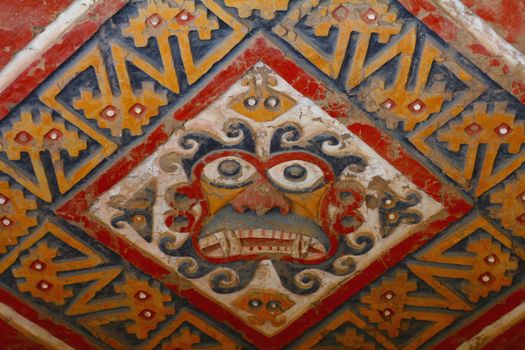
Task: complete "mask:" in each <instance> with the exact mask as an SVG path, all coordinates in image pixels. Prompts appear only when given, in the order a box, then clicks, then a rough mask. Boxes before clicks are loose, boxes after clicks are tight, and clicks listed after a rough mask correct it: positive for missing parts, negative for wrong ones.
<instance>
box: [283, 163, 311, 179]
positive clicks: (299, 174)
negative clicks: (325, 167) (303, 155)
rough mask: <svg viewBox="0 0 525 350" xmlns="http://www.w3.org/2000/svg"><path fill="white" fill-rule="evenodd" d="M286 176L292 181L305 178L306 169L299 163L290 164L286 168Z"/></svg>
mask: <svg viewBox="0 0 525 350" xmlns="http://www.w3.org/2000/svg"><path fill="white" fill-rule="evenodd" d="M284 177H286V178H287V179H288V180H292V181H299V180H303V179H304V178H305V177H306V169H305V168H304V167H303V166H301V165H298V164H294V165H290V166H289V167H286V169H284Z"/></svg>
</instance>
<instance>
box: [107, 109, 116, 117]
mask: <svg viewBox="0 0 525 350" xmlns="http://www.w3.org/2000/svg"><path fill="white" fill-rule="evenodd" d="M115 114H116V112H115V110H114V109H108V110H107V111H106V115H107V116H108V117H114V116H115Z"/></svg>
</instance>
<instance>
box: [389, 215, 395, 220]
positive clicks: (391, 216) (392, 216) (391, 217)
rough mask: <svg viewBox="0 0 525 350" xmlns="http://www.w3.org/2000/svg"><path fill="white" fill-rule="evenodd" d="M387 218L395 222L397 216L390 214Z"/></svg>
mask: <svg viewBox="0 0 525 350" xmlns="http://www.w3.org/2000/svg"><path fill="white" fill-rule="evenodd" d="M387 218H388V220H395V218H396V215H395V214H388V215H387Z"/></svg>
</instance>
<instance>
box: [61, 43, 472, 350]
mask: <svg viewBox="0 0 525 350" xmlns="http://www.w3.org/2000/svg"><path fill="white" fill-rule="evenodd" d="M259 61H262V62H264V63H265V64H267V65H268V66H269V67H271V68H272V69H273V70H274V71H275V72H276V73H278V74H279V75H281V76H282V77H283V78H284V79H286V80H287V81H288V82H289V83H290V84H291V85H292V86H293V87H294V88H295V89H296V90H298V91H299V92H301V93H302V94H303V95H305V96H306V97H309V98H311V99H313V100H319V99H324V102H325V103H326V102H327V100H328V102H331V101H330V94H327V93H326V92H327V91H328V90H329V88H328V87H327V86H325V85H324V84H323V83H321V82H320V81H318V80H316V79H315V78H313V77H311V76H310V75H308V74H307V73H306V72H305V71H303V70H302V69H301V68H300V67H298V66H297V65H296V64H295V63H294V62H293V61H291V60H290V59H288V58H286V55H285V54H284V53H283V52H282V51H280V50H279V49H278V48H277V47H276V46H274V45H273V44H271V43H270V42H269V41H267V40H266V39H265V38H264V37H262V36H259V37H257V38H256V39H254V42H252V44H251V45H250V47H249V48H247V49H246V50H245V51H244V52H242V53H241V54H240V55H239V56H238V57H237V58H236V59H234V60H233V62H232V63H231V64H230V65H229V66H228V67H226V68H225V69H223V70H222V71H221V72H220V73H218V74H217V75H216V76H215V77H214V78H213V79H212V80H211V81H210V82H209V83H208V85H207V86H206V87H204V88H203V89H202V90H201V91H200V92H199V93H197V94H196V96H195V97H194V98H193V99H192V100H191V101H190V102H188V103H187V104H186V105H184V106H182V107H181V108H180V109H178V110H177V111H176V112H175V113H174V115H173V117H174V118H175V119H176V120H187V119H190V118H193V117H194V116H196V115H197V114H198V113H199V112H200V111H201V110H203V109H204V108H206V106H207V105H208V104H209V103H211V102H212V101H213V100H215V99H216V98H217V97H218V96H220V94H221V93H223V92H224V91H226V90H227V89H228V88H229V87H230V86H231V85H232V84H233V83H235V82H236V81H237V80H238V79H240V77H241V76H242V75H243V74H244V73H245V72H246V71H248V69H249V68H251V67H252V66H253V65H254V64H255V63H257V62H259ZM333 102H334V104H333V105H337V110H334V109H333V108H330V109H329V110H327V112H328V113H329V114H330V115H332V116H333V117H334V118H336V117H338V116H339V115H341V114H343V115H345V114H347V115H351V111H350V109H351V107H350V105H347V104H341V102H340V101H337V102H336V101H333ZM333 105H332V106H333ZM349 129H350V130H351V131H352V132H353V133H355V134H356V135H357V136H359V137H360V138H361V139H362V140H363V141H365V142H366V143H367V144H368V145H369V146H371V147H372V148H373V149H374V150H375V151H376V152H378V153H379V154H380V155H381V156H382V157H384V158H385V159H386V160H388V161H389V162H390V163H391V164H392V165H393V166H394V167H396V168H397V169H398V170H399V171H401V172H402V173H404V174H405V175H406V176H407V177H408V178H410V180H411V181H413V182H414V183H415V184H416V185H418V186H419V187H420V188H421V189H423V190H425V191H426V192H427V193H428V194H429V195H431V196H432V197H433V198H435V199H436V200H438V201H440V202H442V203H443V204H444V206H445V207H446V208H447V211H448V216H447V217H444V218H441V219H439V220H435V221H433V222H431V223H429V224H427V225H426V227H425V228H424V229H423V230H422V231H419V232H416V233H414V234H413V235H411V236H410V237H409V238H407V239H406V240H404V241H402V242H400V243H399V244H398V245H397V246H395V247H394V248H393V249H391V250H390V252H389V253H387V254H386V255H385V256H383V257H382V259H381V261H376V262H374V263H372V264H371V265H370V266H368V267H367V268H366V269H365V270H364V271H363V272H362V273H361V274H359V275H357V276H355V277H354V278H352V279H351V280H349V281H348V282H347V283H345V284H344V285H343V286H341V287H340V288H339V289H338V290H337V291H336V292H335V293H334V294H332V295H330V296H329V297H327V298H325V299H324V300H323V301H322V304H321V305H320V306H317V307H316V308H315V309H311V310H309V311H307V312H306V313H305V314H303V315H302V316H301V317H300V318H299V319H297V320H296V321H294V322H293V323H291V324H290V325H289V326H288V327H287V328H286V331H282V332H280V333H279V334H277V335H275V336H273V337H267V336H265V335H263V334H261V333H259V332H257V331H256V330H254V329H252V328H251V327H249V326H247V325H246V324H245V323H244V322H243V321H242V320H240V319H239V318H237V317H235V316H233V315H232V314H231V313H229V312H228V311H227V310H225V309H224V308H222V307H218V306H217V304H215V303H214V302H213V301H212V300H209V299H207V298H205V297H204V296H202V295H200V294H198V293H197V292H195V291H194V290H193V289H185V290H183V289H179V288H178V287H177V286H176V285H173V284H166V285H167V286H168V287H170V288H171V289H173V290H174V291H175V292H176V293H177V294H179V295H181V296H183V297H186V298H188V299H189V301H190V302H191V303H192V304H195V305H198V307H199V308H200V309H201V310H206V312H208V314H209V315H211V316H212V317H213V318H215V319H216V320H219V321H223V322H226V323H228V324H230V325H231V326H232V327H233V328H234V329H236V330H238V331H240V332H241V333H243V334H244V335H245V336H246V339H247V340H248V341H251V342H253V343H254V344H255V345H256V346H262V347H264V348H265V349H268V350H270V349H280V348H282V347H283V346H285V345H286V344H288V343H290V342H292V341H293V340H294V339H295V338H297V337H298V336H300V335H301V334H302V333H304V332H305V331H306V330H307V329H308V328H310V327H312V326H313V325H315V324H316V323H317V322H318V320H320V319H323V318H325V317H327V316H328V315H330V313H332V312H333V311H334V310H335V309H336V308H337V307H338V306H339V305H340V304H342V303H343V302H345V301H346V300H347V299H348V298H349V297H351V296H352V295H354V294H355V293H357V292H358V291H359V290H360V289H362V288H363V287H365V286H366V285H367V284H368V283H369V282H370V281H372V280H374V279H375V278H377V277H378V276H380V275H381V274H383V273H384V272H385V271H386V270H387V269H388V268H390V267H392V266H393V265H395V264H397V263H399V262H400V261H401V260H402V259H403V258H404V257H405V256H406V255H407V254H409V253H411V252H413V251H415V250H416V249H417V248H419V247H420V246H422V245H423V244H424V243H425V242H427V241H428V240H430V239H431V238H432V237H433V236H435V235H436V234H437V233H439V232H440V231H442V230H443V229H445V228H446V227H447V226H448V225H450V224H451V223H452V222H455V221H457V220H458V218H460V217H462V216H464V215H465V214H466V213H467V212H468V211H469V210H470V209H471V208H472V205H471V204H469V203H468V202H467V201H465V200H464V199H463V198H461V197H460V196H459V195H458V194H455V193H451V192H450V191H448V190H447V188H446V187H445V186H443V185H442V183H441V182H440V180H439V179H438V178H437V177H436V176H435V175H433V174H432V173H430V172H429V171H428V170H427V169H426V168H425V167H423V166H422V165H421V164H420V163H419V162H418V161H416V160H414V159H413V158H411V156H410V155H409V154H408V153H407V152H405V151H404V150H402V149H401V148H400V146H397V145H396V144H395V143H394V141H393V140H392V139H391V138H390V137H389V136H387V135H384V134H382V133H381V132H380V131H379V130H378V129H376V128H374V127H373V126H371V125H368V124H362V123H353V124H351V125H349ZM167 138H168V135H167V134H166V132H165V131H164V126H163V125H161V126H160V127H159V128H157V129H156V130H155V131H154V132H153V133H152V134H151V135H150V136H149V137H148V138H147V139H146V140H145V141H144V142H143V143H142V144H141V145H139V146H137V147H135V148H134V149H133V150H131V151H130V153H129V154H128V155H127V156H126V157H122V158H121V159H120V160H119V161H117V162H116V164H115V165H113V166H112V167H110V168H109V169H108V170H107V171H105V172H104V174H102V175H101V176H99V177H98V178H97V179H96V180H94V182H93V183H91V184H89V185H88V186H87V187H86V188H84V189H83V190H82V191H81V192H79V193H77V194H76V195H75V196H74V197H73V198H71V199H69V200H68V201H67V202H66V203H64V204H63V205H61V206H60V207H59V208H58V209H57V210H56V212H57V214H58V215H60V216H62V217H64V218H66V219H68V220H71V221H75V222H77V223H80V224H81V225H82V227H83V228H84V229H85V230H86V231H87V232H88V233H89V234H90V235H92V236H93V237H94V238H95V239H97V240H99V241H101V242H102V243H104V244H106V245H108V246H109V247H110V248H111V249H113V250H115V251H116V252H117V253H119V254H120V255H121V256H123V257H124V258H126V259H128V260H129V261H130V262H131V263H132V264H134V265H136V266H137V267H138V268H139V269H142V270H143V271H145V272H146V273H149V274H151V275H152V276H153V277H155V278H159V279H162V278H163V277H165V276H167V275H168V273H169V272H168V270H166V268H164V267H163V266H161V265H160V264H159V263H157V262H155V260H154V259H153V258H152V257H147V256H144V254H143V253H142V252H140V251H139V250H138V249H137V248H135V247H133V246H131V245H129V244H128V243H127V242H126V241H125V240H124V239H123V238H122V237H119V236H118V235H116V234H115V233H113V232H109V231H108V230H107V229H106V228H105V227H104V226H103V225H101V224H99V223H97V222H96V221H95V220H94V219H91V218H90V217H89V216H88V215H87V214H86V213H87V209H88V208H89V207H90V205H91V204H92V203H93V202H94V200H95V199H96V198H97V197H99V196H100V195H101V194H102V193H104V192H106V191H108V190H109V189H110V188H111V187H112V186H113V185H115V184H116V183H117V182H118V181H119V180H120V179H122V178H123V177H124V176H126V175H127V174H128V173H129V171H130V170H131V169H133V168H134V167H136V166H137V165H138V164H139V163H140V162H142V161H143V160H144V159H145V158H146V157H147V156H148V155H149V154H151V153H152V152H153V151H154V150H155V149H156V148H157V147H158V146H159V145H160V144H162V143H164V142H166V140H167Z"/></svg>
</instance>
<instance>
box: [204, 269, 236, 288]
mask: <svg viewBox="0 0 525 350" xmlns="http://www.w3.org/2000/svg"><path fill="white" fill-rule="evenodd" d="M208 276H209V279H210V286H211V288H212V289H213V290H214V291H215V292H225V290H228V289H232V288H235V287H237V286H239V283H240V278H239V275H238V274H237V272H236V271H235V270H232V269H230V268H227V267H219V268H217V269H215V270H213V271H212V272H210V274H209V275H208Z"/></svg>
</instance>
